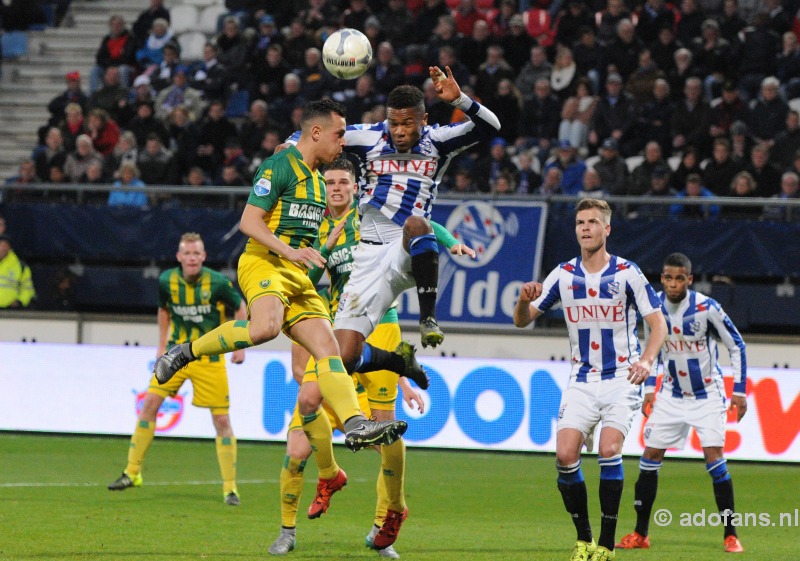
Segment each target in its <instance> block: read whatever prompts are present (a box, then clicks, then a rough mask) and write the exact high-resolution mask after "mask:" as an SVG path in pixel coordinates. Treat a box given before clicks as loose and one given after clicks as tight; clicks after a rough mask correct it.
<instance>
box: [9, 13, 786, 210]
mask: <svg viewBox="0 0 800 561" xmlns="http://www.w3.org/2000/svg"><path fill="white" fill-rule="evenodd" d="M300 4H301V5H300V8H299V9H298V6H297V4H296V3H295V2H289V1H286V0H280V1H271V2H263V1H256V0H226V2H225V5H226V7H227V9H228V10H229V13H228V14H226V15H224V16H223V17H221V18H220V21H219V30H218V32H217V33H216V34H214V35H213V36H211V37H209V39H208V42H207V44H206V45H205V48H204V49H203V58H202V60H188V59H186V58H185V57H182V56H181V47H180V43H179V41H178V38H177V37H176V36H175V34H174V33H173V31H172V28H171V23H170V21H171V20H170V12H169V10H168V9H167V8H165V7H164V5H163V0H150V6H149V8H148V9H146V10H144V11H143V12H142V13H141V14H140V15H139V17H138V19H137V20H136V21H135V22H134V23H133V25H131V26H129V25H128V23H127V22H126V21H125V20H124V19H123V18H122V17H121V16H119V15H114V16H112V17H111V18H110V20H109V31H108V35H106V36H105V37H103V38H102V39H101V40H100V45H99V47H98V51H97V56H96V65H95V67H94V68H93V70H92V73H91V77H90V81H89V91H87V92H83V91H82V90H81V85H80V84H81V82H80V76H79V75H78V74H77V72H70V73H68V74H67V75H66V77H65V79H66V89H65V91H64V92H63V93H62V94H60V95H59V96H57V97H56V98H55V99H53V100H52V102H51V103H50V104H49V106H48V110H49V111H50V113H51V118H50V120H49V122H48V123H46V124H45V125H43V126H42V128H41V129H40V133H39V138H40V146H38V147H37V148H36V149H35V150H34V154H33V156H32V158H31V159H30V160H29V161H25V162H23V163H21V165H20V174H19V177H17V178H14V179H12V180H11V181H10V183H16V184H17V186H16V187H14V186H13V185H11V186H9V188H8V189H7V191H6V196H7V197H8V198H11V199H13V198H15V197H17V198H19V197H24V196H26V195H25V190H24V189H22V188H20V184H23V183H25V182H28V183H30V182H45V183H46V182H60V181H71V182H75V183H101V184H114V185H163V184H167V185H185V186H187V187H191V186H196V185H215V186H223V187H224V186H240V185H247V184H249V182H250V177H251V176H252V173H253V171H254V170H255V169H256V168H257V166H258V165H259V163H260V162H261V161H262V160H263V158H265V157H268V156H269V155H270V154H272V152H273V151H274V149H275V146H276V145H277V144H279V143H280V142H281V141H282V139H284V138H286V137H287V136H288V135H289V134H291V133H292V132H293V131H294V130H296V129H297V128H298V118H299V113H300V108H301V107H302V105H303V104H304V103H305V102H307V101H309V100H314V99H318V98H320V97H323V96H330V97H332V98H334V99H336V100H338V101H340V102H342V103H343V104H344V105H345V107H346V108H347V120H348V122H351V123H352V122H374V121H379V120H382V119H384V118H385V110H384V107H383V104H384V102H385V100H386V95H387V94H388V92H389V91H390V90H391V89H392V88H394V87H395V86H396V85H398V84H401V83H412V84H415V85H417V86H419V87H420V88H422V89H423V91H425V94H426V103H427V104H428V114H429V117H428V124H430V125H440V126H446V125H447V124H448V123H452V122H457V121H459V120H460V119H463V118H464V115H463V114H462V113H461V112H460V111H458V110H454V109H453V108H452V107H451V106H449V105H447V104H444V103H442V102H440V101H438V99H437V98H436V96H435V94H434V92H433V85H432V84H431V83H430V80H429V79H427V75H428V72H427V67H428V66H429V65H439V66H444V65H447V66H450V68H451V69H452V70H453V73H454V76H455V77H456V79H457V80H458V82H459V84H460V85H461V87H462V88H463V89H464V90H465V91H466V92H468V93H469V94H470V95H471V96H473V97H474V98H476V99H478V100H480V102H481V103H483V104H485V105H487V106H488V107H490V108H491V109H492V110H493V111H495V112H496V113H497V115H498V117H499V118H500V121H501V123H502V125H503V128H502V130H501V131H500V133H499V136H498V137H497V138H495V139H494V140H493V141H492V142H491V143H489V144H488V145H483V146H478V147H475V148H474V149H473V150H471V151H469V152H467V153H465V154H462V155H461V156H460V157H459V158H458V159H457V160H456V161H454V162H453V163H452V164H451V167H450V169H449V174H448V177H447V178H446V180H445V181H444V183H443V190H449V191H453V192H464V193H469V192H484V193H496V194H498V195H502V194H506V193H513V194H533V195H552V194H569V195H577V194H592V195H593V196H600V197H602V196H605V195H637V196H639V195H642V196H649V197H657V196H665V195H667V196H679V197H719V196H725V197H775V198H776V199H777V198H797V197H798V189H797V183H798V174H800V116H799V115H798V111H797V110H796V109H793V108H797V107H800V103H798V104H797V105H796V104H795V100H796V98H800V46H798V38H797V34H798V33H800V20H798V18H797V17H795V15H794V14H795V13H796V12H797V10H798V8H799V7H800V0H783V1H782V0H764V1H763V2H762V1H760V0H721V1H720V0H680V1H676V2H667V1H665V0H644V1H642V0H638V1H637V0H519V2H517V0H389V1H388V2H384V1H379V0H305V1H303V2H301V3H300ZM342 26H345V27H354V28H357V29H360V30H362V31H364V33H365V34H366V35H367V36H368V37H369V39H370V41H371V42H372V44H373V51H374V53H375V56H374V59H373V62H372V64H371V66H370V68H369V70H368V71H367V73H366V74H364V75H363V76H362V77H360V78H358V79H356V80H351V81H344V80H338V79H335V78H333V77H332V76H331V75H330V74H329V73H327V71H326V70H325V69H324V67H323V64H322V61H321V53H320V49H321V46H322V43H323V42H324V40H325V38H326V37H327V36H328V35H330V33H332V32H333V31H334V30H336V29H338V28H340V27H342ZM797 101H798V102H800V99H797ZM123 193H125V191H118V192H113V193H112V194H111V196H110V197H109V198H108V199H107V202H108V203H109V204H132V205H147V204H154V202H155V201H152V200H148V199H147V197H146V196H145V195H144V194H143V193H136V195H141V196H135V197H133V196H131V197H127V196H125V197H123V196H120V195H121V194H123ZM36 196H42V194H41V192H38V193H37V194H36ZM191 200H192V198H191V197H182V198H181V201H183V202H190V201H191ZM196 200H197V201H198V204H208V203H209V202H210V201H211V199H208V198H207V197H197V199H196ZM161 202H163V201H161ZM777 210H781V209H780V208H779V207H776V208H772V207H769V208H766V209H763V208H760V207H750V208H748V207H742V206H733V205H728V206H720V205H708V206H705V207H694V206H688V205H674V206H672V207H670V206H668V205H660V206H659V205H641V206H640V207H639V208H638V209H637V210H636V212H637V213H638V214H641V215H652V216H656V215H664V216H666V215H670V214H671V215H681V214H684V215H686V214H691V213H695V212H698V213H701V214H702V215H703V216H706V217H709V216H717V215H721V216H729V217H736V218H761V217H766V218H769V219H783V218H785V213H784V212H782V211H781V212H777ZM793 216H794V217H797V218H800V212H797V211H796V212H794V213H793Z"/></svg>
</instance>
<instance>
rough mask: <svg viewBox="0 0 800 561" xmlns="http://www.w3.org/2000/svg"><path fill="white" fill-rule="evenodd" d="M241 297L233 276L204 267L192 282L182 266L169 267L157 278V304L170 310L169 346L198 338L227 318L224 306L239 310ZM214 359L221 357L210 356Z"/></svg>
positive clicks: (213, 360)
mask: <svg viewBox="0 0 800 561" xmlns="http://www.w3.org/2000/svg"><path fill="white" fill-rule="evenodd" d="M241 302H242V297H241V296H240V295H239V293H238V292H237V291H236V289H235V288H233V283H231V281H230V279H228V277H226V276H225V275H223V274H222V273H218V272H216V271H212V270H211V269H208V268H206V267H203V268H202V269H201V271H200V277H199V278H198V279H197V280H196V281H195V282H193V283H189V282H187V281H186V279H184V278H183V273H182V272H181V268H180V267H175V268H174V269H168V270H166V271H164V272H163V273H161V276H160V277H159V279H158V305H159V307H160V308H164V309H166V310H167V311H168V312H169V317H170V325H169V330H168V333H167V348H170V347H172V346H173V345H180V344H181V343H186V342H187V341H192V340H194V339H197V338H198V337H200V336H201V335H204V334H206V333H208V332H209V331H211V330H212V329H214V328H215V327H218V326H220V325H221V324H223V323H224V322H225V321H226V317H225V306H226V305H227V306H228V307H229V308H231V309H233V310H238V309H239V305H240V304H241ZM210 360H211V361H212V362H216V361H219V360H220V357H219V356H212V357H210Z"/></svg>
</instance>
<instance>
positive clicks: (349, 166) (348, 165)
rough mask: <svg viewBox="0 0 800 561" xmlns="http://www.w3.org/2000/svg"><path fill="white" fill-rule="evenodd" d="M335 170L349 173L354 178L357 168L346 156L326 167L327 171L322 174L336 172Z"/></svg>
mask: <svg viewBox="0 0 800 561" xmlns="http://www.w3.org/2000/svg"><path fill="white" fill-rule="evenodd" d="M334 169H338V170H341V171H344V172H347V173H349V174H350V175H352V176H353V177H355V176H356V167H355V166H354V165H353V162H351V161H350V160H348V159H347V158H346V157H344V156H342V157H340V158H336V159H335V160H334V161H332V162H331V163H330V164H328V165H327V166H325V169H324V170H323V172H322V173H325V172H326V171H330V170H334Z"/></svg>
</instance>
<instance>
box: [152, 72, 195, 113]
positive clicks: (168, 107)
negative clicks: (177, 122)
mask: <svg viewBox="0 0 800 561" xmlns="http://www.w3.org/2000/svg"><path fill="white" fill-rule="evenodd" d="M188 73H189V68H188V67H187V66H184V65H182V64H181V65H178V66H176V67H175V72H173V74H172V86H170V87H169V88H165V89H163V90H161V92H160V93H159V94H158V95H157V96H156V103H155V106H156V117H158V118H159V119H162V120H166V119H167V118H168V117H169V114H170V113H171V112H172V110H173V109H174V108H176V107H178V106H179V105H183V106H184V107H185V108H186V110H187V111H188V112H189V118H190V119H192V120H195V119H197V118H199V117H200V115H202V113H203V109H204V108H205V101H204V100H203V92H201V91H200V90H196V89H194V88H193V87H191V86H190V85H189V78H188V76H187V74H188Z"/></svg>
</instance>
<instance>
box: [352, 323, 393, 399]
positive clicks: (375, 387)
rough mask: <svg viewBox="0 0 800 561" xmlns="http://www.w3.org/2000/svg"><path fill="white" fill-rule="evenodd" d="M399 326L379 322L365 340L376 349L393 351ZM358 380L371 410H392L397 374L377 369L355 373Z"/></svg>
mask: <svg viewBox="0 0 800 561" xmlns="http://www.w3.org/2000/svg"><path fill="white" fill-rule="evenodd" d="M400 338H401V334H400V326H399V325H398V324H396V323H379V324H378V325H377V327H375V331H373V332H372V334H370V336H369V337H368V338H367V342H368V343H369V344H371V345H372V346H374V347H377V348H378V349H386V350H387V351H393V350H395V349H396V348H397V345H399V344H400ZM356 377H357V378H358V381H359V382H360V383H361V385H362V386H364V388H365V389H366V390H367V397H368V398H369V406H370V409H372V410H377V409H380V410H382V411H394V409H395V406H394V404H395V401H396V400H397V378H398V376H397V374H395V373H394V372H390V371H389V370H379V371H377V372H369V373H367V374H356Z"/></svg>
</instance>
